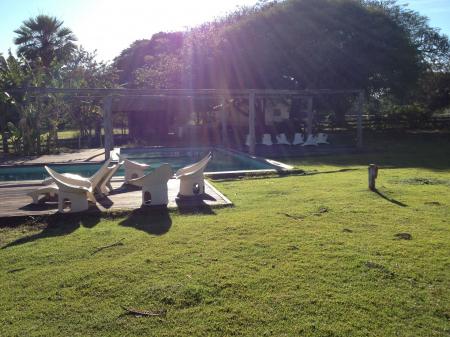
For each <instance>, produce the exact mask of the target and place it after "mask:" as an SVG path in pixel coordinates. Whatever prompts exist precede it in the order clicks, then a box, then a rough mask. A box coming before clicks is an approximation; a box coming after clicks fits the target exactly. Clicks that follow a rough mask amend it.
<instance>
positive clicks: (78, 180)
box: [42, 159, 111, 192]
mask: <svg viewBox="0 0 450 337" xmlns="http://www.w3.org/2000/svg"><path fill="white" fill-rule="evenodd" d="M110 163H111V159H108V160H106V161H105V162H104V163H103V165H102V166H101V167H100V168H99V169H98V170H97V172H95V173H94V174H93V175H92V176H91V177H89V178H86V177H82V176H80V175H78V174H74V173H62V174H61V173H58V174H60V175H61V176H62V177H61V179H62V181H65V182H67V183H68V184H74V185H80V184H81V185H82V186H91V187H92V189H93V190H94V191H98V192H101V191H100V189H99V185H100V183H101V181H102V180H104V179H105V177H106V175H107V174H108V173H109V171H110V170H109V169H108V165H109V164H110ZM53 183H54V181H53V178H52V177H51V176H50V177H49V178H47V179H44V181H43V182H42V184H44V185H52V184H53Z"/></svg>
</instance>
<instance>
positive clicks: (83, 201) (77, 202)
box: [44, 166, 95, 213]
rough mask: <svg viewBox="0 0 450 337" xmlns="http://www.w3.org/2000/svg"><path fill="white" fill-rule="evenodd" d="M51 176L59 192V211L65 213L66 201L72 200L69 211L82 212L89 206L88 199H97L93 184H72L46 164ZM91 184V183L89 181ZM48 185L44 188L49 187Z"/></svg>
mask: <svg viewBox="0 0 450 337" xmlns="http://www.w3.org/2000/svg"><path fill="white" fill-rule="evenodd" d="M45 169H46V170H47V172H48V174H49V175H50V177H52V178H53V181H54V182H55V185H56V187H57V193H58V211H59V212H61V213H64V204H65V202H66V201H70V211H69V212H82V211H85V210H87V209H88V208H89V203H88V200H91V198H93V200H95V198H94V194H93V189H92V186H83V185H77V184H76V183H74V184H71V183H69V182H68V179H70V178H67V177H65V176H63V175H62V174H60V173H58V172H56V171H53V170H52V169H51V168H49V167H47V166H45ZM88 184H89V185H90V183H88ZM49 187H50V186H46V187H44V188H49Z"/></svg>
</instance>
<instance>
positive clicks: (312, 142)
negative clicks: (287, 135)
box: [302, 135, 318, 146]
mask: <svg viewBox="0 0 450 337" xmlns="http://www.w3.org/2000/svg"><path fill="white" fill-rule="evenodd" d="M317 145H318V144H317V139H316V137H314V135H308V137H307V138H306V142H304V143H303V144H302V146H317Z"/></svg>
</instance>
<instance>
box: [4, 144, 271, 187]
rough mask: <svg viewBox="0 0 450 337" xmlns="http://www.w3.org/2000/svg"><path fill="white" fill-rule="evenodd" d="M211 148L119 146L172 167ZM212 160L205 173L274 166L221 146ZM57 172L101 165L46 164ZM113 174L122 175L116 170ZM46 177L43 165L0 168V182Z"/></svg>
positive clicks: (83, 171) (133, 156) (87, 171)
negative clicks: (137, 147) (128, 147)
mask: <svg viewBox="0 0 450 337" xmlns="http://www.w3.org/2000/svg"><path fill="white" fill-rule="evenodd" d="M209 151H211V149H207V148H147V149H145V148H142V149H121V155H122V156H124V157H125V158H128V159H130V160H134V161H137V162H140V163H146V164H150V165H151V167H150V169H149V172H150V171H151V170H152V168H155V167H158V166H159V165H161V164H163V163H169V164H170V165H171V166H172V168H173V170H174V171H176V170H178V169H179V168H181V167H183V166H186V165H189V164H192V163H194V162H196V161H198V160H199V159H201V158H203V157H204V156H205V155H206V154H207V153H208V152H209ZM212 152H213V159H212V160H211V161H210V162H209V164H208V166H207V167H206V171H207V172H220V171H240V170H267V169H273V168H274V166H272V165H270V164H268V163H264V162H261V161H258V160H254V159H252V158H250V157H248V156H246V155H243V154H239V153H236V152H231V151H227V150H223V149H214V150H212ZM49 166H50V167H52V168H53V169H55V170H56V171H58V172H60V173H75V174H80V175H82V176H84V177H89V176H91V175H93V174H94V173H95V172H96V171H97V170H98V168H99V167H100V166H101V164H59V165H58V164H55V165H49ZM116 175H117V176H122V175H124V172H123V169H120V170H119V171H118V172H117V173H116ZM45 177H47V175H46V171H45V169H44V166H16V167H2V168H0V181H18V180H39V179H44V178H45Z"/></svg>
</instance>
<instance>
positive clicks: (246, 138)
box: [245, 134, 259, 147]
mask: <svg viewBox="0 0 450 337" xmlns="http://www.w3.org/2000/svg"><path fill="white" fill-rule="evenodd" d="M256 144H259V143H258V142H257V141H256V137H255V145H256ZM245 145H246V146H248V147H250V135H249V134H247V136H246V137H245Z"/></svg>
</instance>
